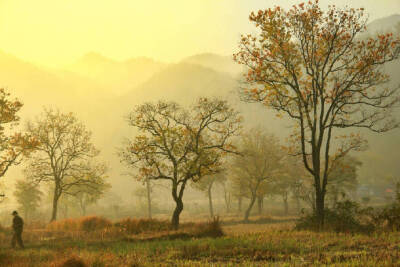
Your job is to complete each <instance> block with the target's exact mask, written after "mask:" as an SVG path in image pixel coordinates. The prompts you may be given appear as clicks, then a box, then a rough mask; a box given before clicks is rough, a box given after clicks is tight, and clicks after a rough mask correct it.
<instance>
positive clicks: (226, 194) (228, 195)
mask: <svg viewBox="0 0 400 267" xmlns="http://www.w3.org/2000/svg"><path fill="white" fill-rule="evenodd" d="M223 186H224V199H225V206H226V213H229V212H230V210H231V193H230V192H229V191H228V190H226V187H225V184H223Z"/></svg>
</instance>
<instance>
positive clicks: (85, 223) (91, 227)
mask: <svg viewBox="0 0 400 267" xmlns="http://www.w3.org/2000/svg"><path fill="white" fill-rule="evenodd" d="M111 225H112V223H111V222H110V221H109V220H107V219H105V218H103V217H97V216H89V217H84V218H81V219H80V230H83V231H86V232H90V231H95V230H102V229H104V228H107V227H110V226H111Z"/></svg>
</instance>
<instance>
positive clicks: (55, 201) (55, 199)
mask: <svg viewBox="0 0 400 267" xmlns="http://www.w3.org/2000/svg"><path fill="white" fill-rule="evenodd" d="M59 198H60V196H59V194H58V187H57V186H56V188H55V189H54V196H53V210H52V212H51V219H50V222H53V221H55V220H57V210H58V199H59Z"/></svg>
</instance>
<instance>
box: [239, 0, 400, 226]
mask: <svg viewBox="0 0 400 267" xmlns="http://www.w3.org/2000/svg"><path fill="white" fill-rule="evenodd" d="M250 21H251V22H253V23H254V24H255V26H256V27H257V28H258V30H259V34H255V35H251V34H249V35H244V36H242V39H241V42H240V45H239V49H240V51H239V52H238V53H236V54H235V55H234V58H235V60H236V61H237V62H238V63H240V64H243V65H245V66H247V69H248V72H247V74H246V77H245V79H246V81H247V83H248V86H247V88H245V89H244V90H243V91H242V94H243V96H244V97H245V99H246V100H248V101H251V102H259V103H262V104H263V105H265V106H267V107H270V108H272V109H274V110H276V111H278V112H279V113H282V114H286V115H287V116H288V117H289V118H291V119H292V121H293V122H294V131H293V135H292V140H294V142H293V146H292V151H291V152H292V154H294V155H299V156H301V157H302V159H303V163H304V166H305V168H306V169H307V170H308V172H309V173H310V174H311V175H312V176H313V177H314V184H315V193H316V207H317V209H316V212H317V215H318V216H317V217H318V218H319V220H320V223H321V226H322V225H323V218H324V215H323V214H324V199H325V194H326V188H327V184H328V176H329V171H330V169H331V168H332V163H334V162H335V161H337V160H338V159H339V158H341V157H343V156H345V155H346V154H347V153H348V152H349V151H351V150H362V149H364V148H365V141H364V140H363V138H362V136H361V135H360V134H358V133H351V134H348V132H346V134H345V135H346V138H340V139H336V138H335V137H337V136H339V135H342V136H343V134H341V133H340V129H347V128H353V129H368V130H371V131H374V132H377V133H381V132H386V131H389V130H391V129H394V128H396V127H397V126H398V125H399V124H398V122H397V121H396V120H395V118H394V117H393V116H392V114H391V109H392V107H394V105H395V104H396V103H398V102H399V99H400V98H399V95H398V90H397V87H395V88H386V87H385V86H386V85H387V83H388V82H389V78H390V77H388V75H386V74H385V72H384V71H383V69H382V68H381V66H382V65H384V64H386V63H387V62H390V61H393V60H396V59H397V58H398V57H399V54H400V39H399V37H398V36H394V35H393V34H391V33H387V34H381V35H378V36H373V37H366V36H365V35H363V33H364V32H365V31H366V24H367V17H366V15H365V13H364V9H362V8H359V9H354V8H348V7H346V8H343V9H341V8H337V7H336V6H330V7H329V8H328V10H323V9H321V7H320V6H319V2H318V0H315V1H309V2H308V3H306V4H304V3H302V4H299V5H294V6H293V7H292V8H291V9H289V10H284V9H282V8H280V7H275V8H269V9H266V10H259V11H258V12H255V13H251V15H250ZM336 148H337V150H334V149H336Z"/></svg>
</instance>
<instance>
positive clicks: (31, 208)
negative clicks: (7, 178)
mask: <svg viewBox="0 0 400 267" xmlns="http://www.w3.org/2000/svg"><path fill="white" fill-rule="evenodd" d="M14 196H15V198H16V200H17V203H18V204H19V209H20V210H22V212H23V213H24V216H25V219H26V220H27V219H28V218H29V217H30V215H31V214H32V213H34V212H35V211H36V209H37V208H38V207H39V206H40V201H41V199H42V196H43V193H42V191H40V190H39V188H38V186H37V185H35V184H33V183H31V182H29V181H24V180H18V181H17V183H16V185H15V191H14Z"/></svg>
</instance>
